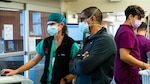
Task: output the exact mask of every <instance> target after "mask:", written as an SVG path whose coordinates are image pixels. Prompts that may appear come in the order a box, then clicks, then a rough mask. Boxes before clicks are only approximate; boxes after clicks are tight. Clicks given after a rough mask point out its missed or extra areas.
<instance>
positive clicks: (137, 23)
mask: <svg viewBox="0 0 150 84" xmlns="http://www.w3.org/2000/svg"><path fill="white" fill-rule="evenodd" d="M141 23H142V21H141V20H135V22H134V23H132V27H133V28H138V27H139V26H140V25H141Z"/></svg>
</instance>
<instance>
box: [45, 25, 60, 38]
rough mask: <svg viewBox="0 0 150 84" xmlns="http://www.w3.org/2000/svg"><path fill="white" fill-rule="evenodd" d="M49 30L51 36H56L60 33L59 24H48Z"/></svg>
mask: <svg viewBox="0 0 150 84" xmlns="http://www.w3.org/2000/svg"><path fill="white" fill-rule="evenodd" d="M47 32H48V33H49V34H50V35H51V36H54V35H55V34H57V33H58V26H57V25H48V26H47Z"/></svg>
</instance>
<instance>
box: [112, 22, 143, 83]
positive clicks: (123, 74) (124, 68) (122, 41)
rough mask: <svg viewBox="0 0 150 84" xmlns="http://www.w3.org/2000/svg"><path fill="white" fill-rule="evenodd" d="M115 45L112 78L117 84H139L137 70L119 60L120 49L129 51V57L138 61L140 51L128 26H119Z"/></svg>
mask: <svg viewBox="0 0 150 84" xmlns="http://www.w3.org/2000/svg"><path fill="white" fill-rule="evenodd" d="M115 41H116V45H117V56H116V61H115V70H114V77H115V79H116V80H117V82H118V83H119V84H140V75H139V74H138V72H139V68H138V67H136V66H131V65H129V64H127V63H125V62H124V61H122V60H121V59H120V53H119V49H120V48H128V49H130V55H132V56H133V57H135V58H136V59H139V60H140V51H139V48H138V40H137V38H136V35H135V34H134V32H133V30H132V27H131V26H129V25H125V24H123V25H120V27H119V29H118V30H117V33H116V35H115Z"/></svg>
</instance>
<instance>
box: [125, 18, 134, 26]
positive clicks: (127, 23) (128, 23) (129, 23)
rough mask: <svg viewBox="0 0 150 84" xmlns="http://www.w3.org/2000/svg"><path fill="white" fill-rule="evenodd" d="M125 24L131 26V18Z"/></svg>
mask: <svg viewBox="0 0 150 84" xmlns="http://www.w3.org/2000/svg"><path fill="white" fill-rule="evenodd" d="M123 24H126V25H129V26H131V25H132V24H131V22H130V20H128V19H127V20H126V21H125V22H124V23H123Z"/></svg>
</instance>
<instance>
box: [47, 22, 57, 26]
mask: <svg viewBox="0 0 150 84" xmlns="http://www.w3.org/2000/svg"><path fill="white" fill-rule="evenodd" d="M55 24H56V23H54V22H53V23H48V24H47V26H48V25H55Z"/></svg>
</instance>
